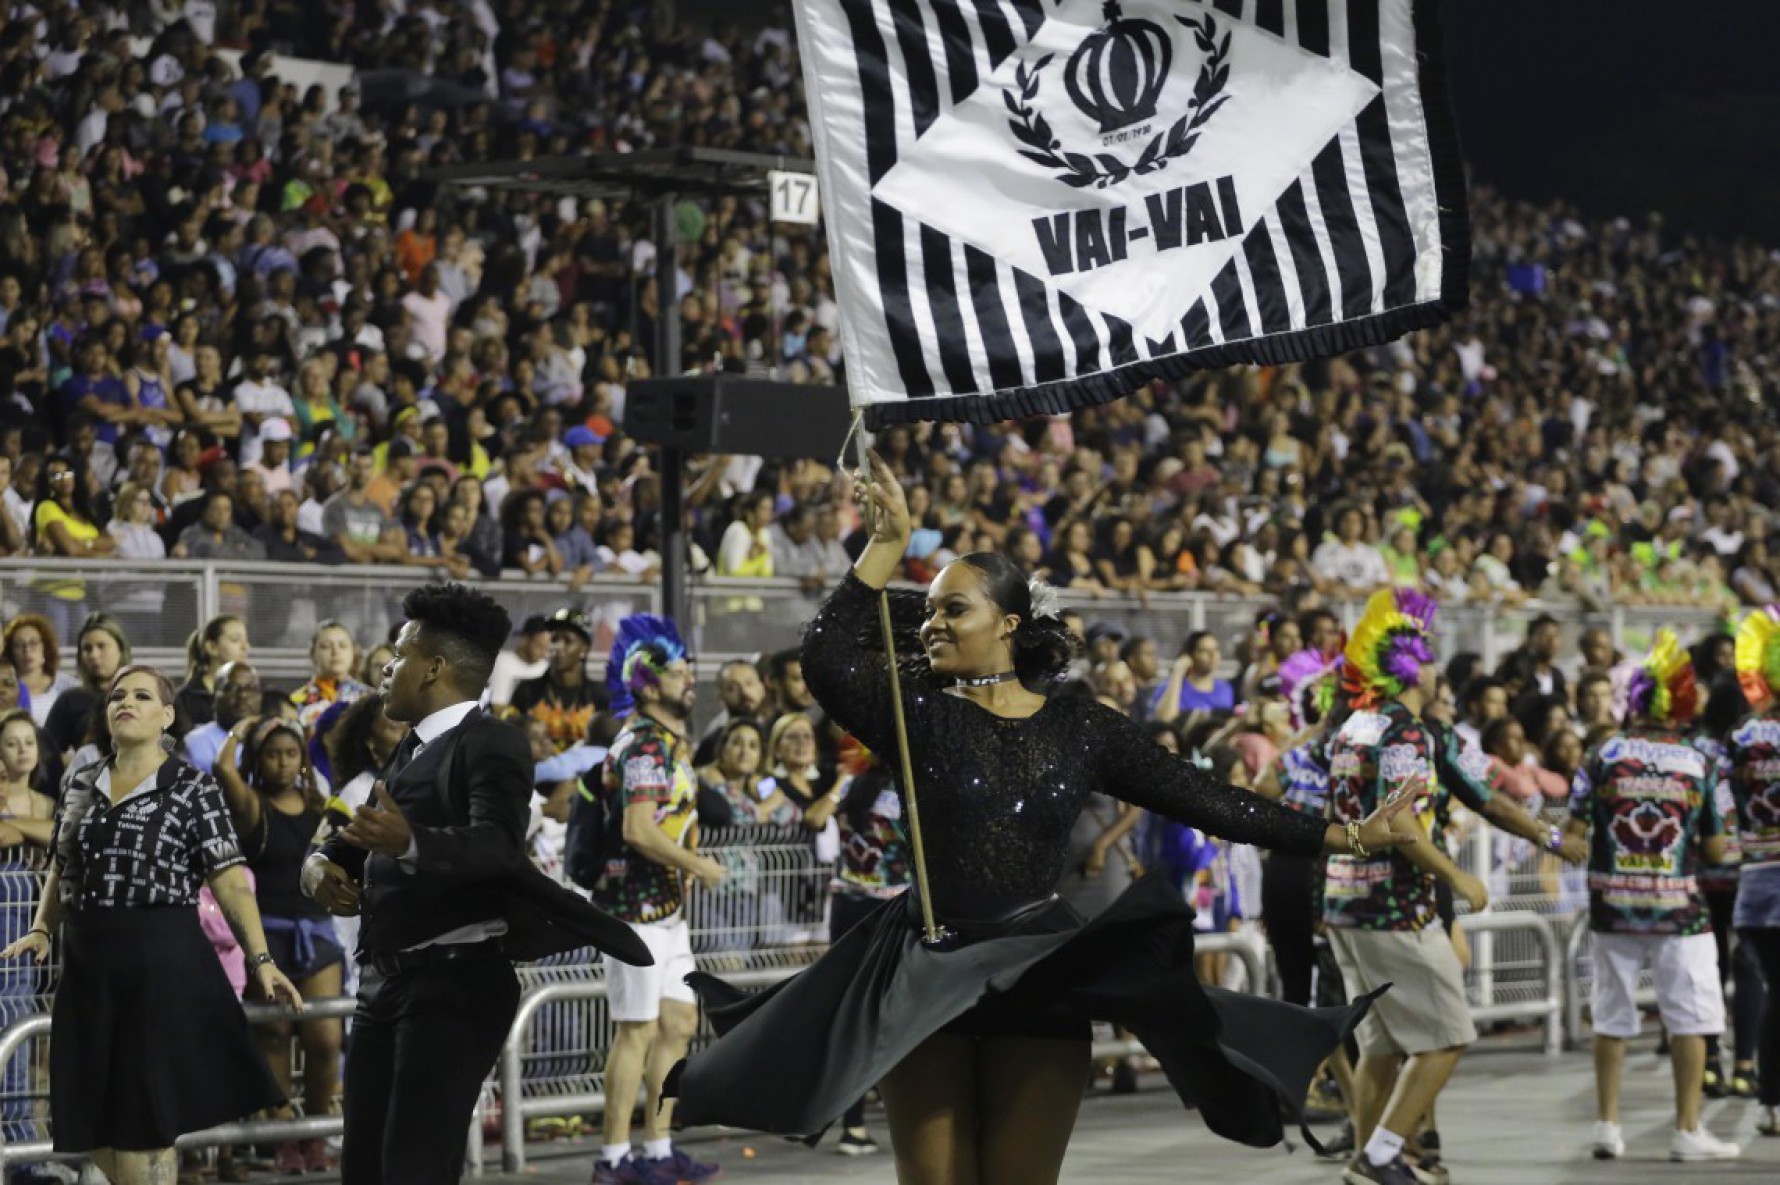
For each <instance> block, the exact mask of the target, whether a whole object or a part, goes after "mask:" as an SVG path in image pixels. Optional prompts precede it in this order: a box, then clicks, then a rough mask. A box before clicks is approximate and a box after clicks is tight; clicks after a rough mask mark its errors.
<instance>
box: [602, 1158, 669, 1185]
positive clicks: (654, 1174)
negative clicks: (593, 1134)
mask: <svg viewBox="0 0 1780 1185" xmlns="http://www.w3.org/2000/svg"><path fill="white" fill-rule="evenodd" d="M592 1185H680V1179H679V1178H678V1177H676V1176H674V1170H673V1168H672V1166H671V1164H670V1162H668V1161H666V1160H644V1159H643V1158H642V1157H640V1156H638V1155H637V1154H636V1153H634V1152H633V1153H631V1154H630V1155H629V1156H626V1157H625V1158H624V1159H623V1160H621V1161H619V1162H618V1163H617V1164H607V1163H606V1162H605V1161H604V1160H596V1161H594V1164H593V1181H592Z"/></svg>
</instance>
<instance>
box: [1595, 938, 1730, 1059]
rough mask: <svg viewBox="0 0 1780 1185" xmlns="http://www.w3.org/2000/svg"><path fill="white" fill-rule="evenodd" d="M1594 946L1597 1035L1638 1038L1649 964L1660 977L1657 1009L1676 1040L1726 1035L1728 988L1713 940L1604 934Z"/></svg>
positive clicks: (1657, 976) (1658, 978) (1657, 980)
mask: <svg viewBox="0 0 1780 1185" xmlns="http://www.w3.org/2000/svg"><path fill="white" fill-rule="evenodd" d="M1591 937H1592V938H1593V940H1594V962H1595V976H1594V985H1593V987H1592V989H1591V992H1590V999H1591V1002H1592V1005H1593V1008H1594V1019H1595V1032H1597V1033H1599V1034H1601V1036H1603V1037H1636V1036H1637V1035H1638V1032H1639V1028H1640V1021H1641V1020H1642V1018H1641V1017H1640V1016H1639V1015H1638V1004H1637V999H1636V996H1637V991H1638V975H1639V973H1640V972H1641V971H1643V969H1644V965H1645V964H1646V963H1649V964H1650V966H1651V969H1652V971H1653V972H1654V973H1655V977H1656V1008H1657V1013H1658V1015H1660V1016H1661V1017H1662V1019H1663V1025H1664V1027H1666V1028H1667V1029H1668V1030H1669V1035H1670V1036H1672V1037H1707V1036H1716V1035H1718V1034H1720V1033H1722V1032H1724V988H1723V987H1722V986H1721V985H1720V983H1719V982H1718V944H1717V943H1716V942H1715V941H1714V940H1713V938H1712V935H1710V934H1693V935H1689V936H1687V937H1685V938H1682V937H1678V936H1676V935H1674V934H1602V933H1599V932H1597V933H1595V934H1593V935H1591Z"/></svg>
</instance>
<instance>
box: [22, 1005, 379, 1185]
mask: <svg viewBox="0 0 1780 1185" xmlns="http://www.w3.org/2000/svg"><path fill="white" fill-rule="evenodd" d="M356 1006H357V1001H356V1000H354V999H352V998H351V997H350V996H332V997H328V998H325V999H319V1000H305V1001H304V1002H303V1013H302V1015H301V1017H296V1018H293V1017H292V1016H291V1014H290V1013H288V1012H285V1011H283V1010H282V1009H280V1008H278V1007H276V1006H275V1005H272V1004H244V1005H242V1011H244V1012H246V1013H247V1019H248V1021H249V1022H250V1023H252V1024H256V1025H264V1024H274V1023H278V1022H281V1021H291V1020H293V1019H295V1020H297V1021H298V1022H299V1023H301V1022H302V1021H309V1020H343V1019H345V1018H347V1017H349V1016H351V1015H352V1013H353V1009H354V1008H355V1007H356ZM49 1031H50V1018H49V1016H48V1015H45V1014H38V1015H36V1016H30V1017H26V1018H25V1019H24V1020H21V1021H17V1022H15V1023H13V1024H11V1025H8V1026H7V1027H6V1029H5V1031H4V1032H0V1066H8V1065H11V1063H12V1059H13V1058H14V1057H17V1056H18V1055H19V1053H20V1052H21V1050H22V1049H24V1048H25V1047H26V1046H27V1045H28V1044H30V1043H35V1042H38V1041H44V1040H47V1039H48V1037H49ZM341 1130H342V1127H341V1118H340V1116H338V1115H304V1116H297V1117H293V1118H290V1119H278V1118H267V1119H244V1120H239V1121H237V1122H235V1123H224V1124H220V1125H218V1126H216V1127H211V1128H206V1129H204V1130H203V1131H197V1132H190V1133H188V1134H186V1135H183V1136H181V1137H180V1138H179V1147H181V1148H215V1147H221V1146H223V1145H228V1144H257V1143H267V1142H281V1141H284V1140H312V1139H325V1138H327V1137H329V1136H337V1135H339V1134H340V1132H341ZM51 1159H81V1158H80V1157H79V1156H68V1155H67V1154H58V1153H57V1152H55V1150H54V1145H53V1143H52V1142H51V1141H50V1140H44V1139H35V1140H22V1141H21V1140H9V1141H6V1142H4V1143H0V1165H7V1164H18V1163H21V1162H23V1163H35V1162H38V1161H44V1160H51Z"/></svg>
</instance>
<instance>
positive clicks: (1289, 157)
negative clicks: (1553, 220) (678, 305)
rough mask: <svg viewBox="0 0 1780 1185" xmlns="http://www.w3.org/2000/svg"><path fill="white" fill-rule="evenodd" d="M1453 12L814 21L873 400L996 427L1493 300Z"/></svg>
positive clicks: (847, 326) (1013, 5)
mask: <svg viewBox="0 0 1780 1185" xmlns="http://www.w3.org/2000/svg"><path fill="white" fill-rule="evenodd" d="M1437 7H1438V6H1437V4H1436V2H1435V0H1215V2H1211V3H1196V2H1193V0H796V11H797V22H798V39H799V45H800V48H801V51H802V54H803V61H804V78H805V82H806V84H807V85H806V89H807V92H808V96H809V103H810V107H811V113H812V119H813V123H814V130H815V137H816V150H817V170H818V173H819V175H820V178H821V182H822V185H823V188H824V191H825V194H826V196H825V199H824V205H825V207H826V211H827V217H828V224H829V225H828V234H829V242H830V246H831V249H832V258H833V264H834V272H835V282H836V287H837V290H838V297H839V300H840V303H841V310H842V329H841V334H842V341H843V345H844V346H845V349H846V356H847V368H848V382H849V385H850V386H851V388H852V393H853V401H854V403H855V404H856V405H865V408H866V418H867V422H868V423H869V424H871V425H873V426H881V425H883V424H886V423H894V422H899V421H908V420H971V421H977V422H988V421H993V420H999V419H1007V418H1011V417H1015V416H1023V415H1032V414H1039V413H1056V412H1063V411H1068V410H1070V409H1072V408H1077V407H1084V406H1087V405H1090V404H1094V403H1099V402H1103V401H1106V400H1109V399H1116V398H1118V397H1119V396H1121V395H1124V394H1126V393H1128V392H1130V391H1132V390H1134V389H1136V388H1137V387H1139V386H1141V385H1142V384H1144V383H1146V382H1149V381H1151V380H1152V379H1156V378H1168V377H1176V376H1179V375H1182V374H1185V373H1187V372H1190V371H1194V370H1199V369H1203V368H1207V367H1217V366H1230V365H1235V364H1237V363H1244V362H1259V363H1270V364H1278V363H1283V362H1290V361H1300V360H1303V359H1307V358H1311V357H1316V356H1319V355H1327V354H1334V353H1338V352H1341V351H1344V350H1350V349H1356V348H1360V347H1364V346H1368V345H1375V344H1377V343H1380V342H1384V341H1389V340H1390V339H1392V338H1394V337H1397V336H1400V335H1401V334H1403V333H1406V332H1408V331H1410V330H1412V329H1417V328H1421V327H1424V326H1428V325H1431V324H1434V323H1435V322H1437V321H1439V320H1441V319H1442V318H1443V317H1445V316H1446V315H1448V314H1449V313H1450V312H1452V311H1453V310H1454V309H1456V308H1458V307H1461V306H1462V305H1463V304H1464V302H1465V299H1466V268H1467V262H1468V248H1469V232H1468V228H1467V223H1466V215H1465V196H1464V179H1463V174H1462V169H1461V165H1460V162H1459V157H1458V147H1457V143H1456V139H1455V136H1454V133H1453V129H1452V126H1451V122H1450V118H1449V114H1448V110H1447V103H1446V96H1445V94H1444V88H1443V84H1442V78H1441V73H1442V70H1441V56H1440V50H1441V47H1440V35H1439V28H1438V24H1437V19H1436V18H1437V11H1436V10H1437Z"/></svg>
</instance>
